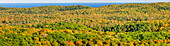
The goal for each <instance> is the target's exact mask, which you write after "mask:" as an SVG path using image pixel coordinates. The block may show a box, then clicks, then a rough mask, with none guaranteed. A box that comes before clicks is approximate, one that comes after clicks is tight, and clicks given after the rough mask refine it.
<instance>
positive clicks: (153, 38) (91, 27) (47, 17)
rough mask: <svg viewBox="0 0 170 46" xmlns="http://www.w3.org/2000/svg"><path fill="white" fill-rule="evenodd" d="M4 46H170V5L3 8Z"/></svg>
mask: <svg viewBox="0 0 170 46" xmlns="http://www.w3.org/2000/svg"><path fill="white" fill-rule="evenodd" d="M0 18H1V19H0V46H170V3H169V2H160V3H147V4H143V3H127V4H113V5H106V6H102V7H97V8H93V7H88V6H82V5H73V6H44V7H32V8H5V7H0Z"/></svg>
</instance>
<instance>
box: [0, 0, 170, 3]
mask: <svg viewBox="0 0 170 46" xmlns="http://www.w3.org/2000/svg"><path fill="white" fill-rule="evenodd" d="M120 2H130V3H133V2H135V3H137V2H170V0H0V3H120Z"/></svg>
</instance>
